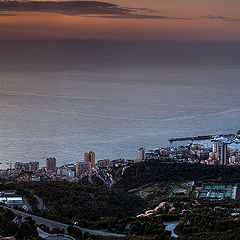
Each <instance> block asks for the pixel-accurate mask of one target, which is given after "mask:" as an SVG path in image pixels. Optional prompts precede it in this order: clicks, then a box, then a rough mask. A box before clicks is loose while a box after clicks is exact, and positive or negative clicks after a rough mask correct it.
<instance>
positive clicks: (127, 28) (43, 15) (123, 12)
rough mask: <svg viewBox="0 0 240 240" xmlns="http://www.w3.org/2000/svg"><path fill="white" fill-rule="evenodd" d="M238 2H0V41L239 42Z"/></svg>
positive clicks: (205, 0)
mask: <svg viewBox="0 0 240 240" xmlns="http://www.w3.org/2000/svg"><path fill="white" fill-rule="evenodd" d="M239 8H240V1H239V0H106V1H99V2H98V1H81V0H80V1H65V2H63V1H58V2H51V0H50V1H46V0H38V1H6V0H5V1H0V39H94V40H96V39H103V40H203V41H204V40H213V41H239V40H240V31H239V28H240V15H239Z"/></svg>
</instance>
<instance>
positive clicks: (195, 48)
mask: <svg viewBox="0 0 240 240" xmlns="http://www.w3.org/2000/svg"><path fill="white" fill-rule="evenodd" d="M0 43H1V44H0V162H1V165H0V167H1V168H3V169H5V168H7V167H9V166H10V164H11V163H14V162H29V161H38V162H39V163H40V166H45V161H46V158H48V157H56V159H57V166H61V165H64V164H70V163H75V162H77V161H83V154H84V152H88V151H90V150H91V151H94V152H95V153H96V160H100V159H118V158H126V159H134V158H135V157H136V152H137V149H138V148H139V147H145V148H146V149H147V150H148V149H154V148H160V147H166V146H175V145H180V144H187V142H175V143H170V142H169V141H168V139H169V138H171V137H187V136H196V135H208V134H213V135H217V134H223V133H224V134H227V133H235V132H236V131H237V130H240V45H239V43H234V42H213V41H212V42H201V41H197V42H196V41H195V42H193V41H147V42H144V41H103V40H102V41H97V40H89V41H87V40H85V41H83V40H45V41H44V40H42V41H40V40H19V41H17V40H8V41H6V40H1V41H0Z"/></svg>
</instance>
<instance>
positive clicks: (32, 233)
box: [0, 208, 40, 240]
mask: <svg viewBox="0 0 240 240" xmlns="http://www.w3.org/2000/svg"><path fill="white" fill-rule="evenodd" d="M0 226H1V227H0V229H1V234H2V235H3V236H15V237H16V238H17V239H18V240H25V239H40V238H39V237H38V232H37V227H36V225H35V223H34V221H33V220H32V219H31V218H28V217H27V218H25V219H22V218H21V217H20V216H16V215H15V214H14V213H13V212H12V211H11V210H9V209H3V208H0Z"/></svg>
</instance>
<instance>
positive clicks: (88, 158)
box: [0, 151, 122, 181]
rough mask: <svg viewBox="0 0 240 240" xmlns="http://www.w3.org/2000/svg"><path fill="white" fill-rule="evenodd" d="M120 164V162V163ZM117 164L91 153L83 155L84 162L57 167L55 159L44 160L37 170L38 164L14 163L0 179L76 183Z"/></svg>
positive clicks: (0, 171)
mask: <svg viewBox="0 0 240 240" xmlns="http://www.w3.org/2000/svg"><path fill="white" fill-rule="evenodd" d="M120 162H122V161H120ZM117 163H119V161H118V160H114V161H110V160H109V159H104V160H98V161H97V162H96V159H95V153H94V152H93V151H90V152H87V153H84V161H83V162H76V164H67V165H64V166H61V167H57V160H56V158H55V157H51V158H47V159H46V166H45V167H43V168H39V162H25V163H24V162H16V163H15V164H14V168H12V166H10V169H7V170H0V177H1V178H2V179H5V180H8V181H40V180H46V181H48V180H64V179H65V180H70V181H78V179H79V178H82V177H84V176H87V175H88V174H91V173H93V172H95V171H97V170H100V169H107V168H109V167H112V166H114V165H115V164H117Z"/></svg>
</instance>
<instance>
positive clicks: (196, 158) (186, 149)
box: [135, 141, 240, 165]
mask: <svg viewBox="0 0 240 240" xmlns="http://www.w3.org/2000/svg"><path fill="white" fill-rule="evenodd" d="M149 159H158V160H163V159H164V160H165V161H168V160H169V161H176V162H189V163H194V162H196V163H204V164H211V165H240V151H239V150H238V149H235V148H231V147H229V146H228V143H226V142H222V141H214V142H213V143H212V146H208V144H207V146H204V145H203V144H194V143H191V144H188V145H185V146H177V147H166V148H159V149H153V150H149V151H146V150H145V148H143V147H142V148H139V149H138V150H137V157H136V159H135V162H141V161H145V160H149Z"/></svg>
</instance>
